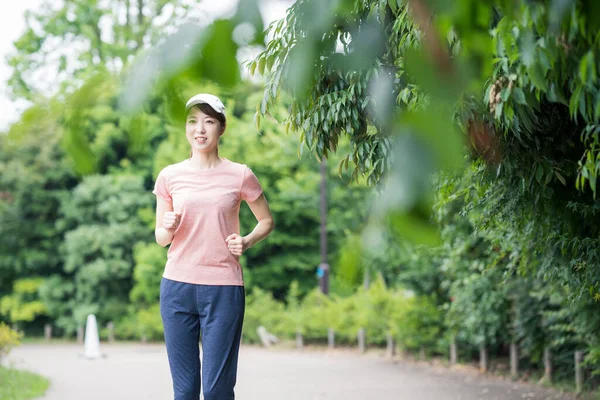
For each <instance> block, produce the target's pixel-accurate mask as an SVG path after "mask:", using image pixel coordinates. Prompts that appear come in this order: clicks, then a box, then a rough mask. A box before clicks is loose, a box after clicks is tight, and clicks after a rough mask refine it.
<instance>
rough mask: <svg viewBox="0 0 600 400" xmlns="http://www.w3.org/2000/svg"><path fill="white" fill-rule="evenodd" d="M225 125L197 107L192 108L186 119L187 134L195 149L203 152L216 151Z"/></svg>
mask: <svg viewBox="0 0 600 400" xmlns="http://www.w3.org/2000/svg"><path fill="white" fill-rule="evenodd" d="M223 131H224V127H222V126H221V122H219V120H217V119H216V118H213V117H211V116H210V115H208V114H205V113H203V112H202V111H200V110H199V109H197V108H192V109H191V110H190V111H189V112H188V115H187V118H186V121H185V134H186V136H187V140H188V142H189V143H190V146H192V150H193V151H200V152H203V153H207V152H211V151H214V150H215V149H216V148H217V147H218V145H219V138H220V137H221V135H222V134H223Z"/></svg>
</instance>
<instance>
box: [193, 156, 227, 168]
mask: <svg viewBox="0 0 600 400" xmlns="http://www.w3.org/2000/svg"><path fill="white" fill-rule="evenodd" d="M188 162H189V163H190V165H191V166H192V168H194V169H197V170H199V171H203V170H206V169H211V168H215V167H216V166H217V165H219V164H221V163H222V162H223V160H222V159H221V158H220V157H219V153H218V152H215V153H194V154H192V157H191V158H189V159H188Z"/></svg>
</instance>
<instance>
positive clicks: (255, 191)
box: [241, 167, 263, 203]
mask: <svg viewBox="0 0 600 400" xmlns="http://www.w3.org/2000/svg"><path fill="white" fill-rule="evenodd" d="M262 192H263V190H262V187H261V186H260V182H258V178H257V177H256V175H254V172H252V170H251V169H250V168H248V167H245V168H244V179H243V181H242V189H241V198H242V200H245V201H247V202H248V203H251V202H253V201H254V200H256V199H258V197H259V196H260V195H261V193H262Z"/></svg>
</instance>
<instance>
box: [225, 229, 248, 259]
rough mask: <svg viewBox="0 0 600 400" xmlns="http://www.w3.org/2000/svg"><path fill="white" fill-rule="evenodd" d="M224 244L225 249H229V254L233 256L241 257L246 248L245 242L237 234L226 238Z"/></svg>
mask: <svg viewBox="0 0 600 400" xmlns="http://www.w3.org/2000/svg"><path fill="white" fill-rule="evenodd" d="M225 243H227V247H229V252H230V253H231V254H233V255H234V256H241V255H242V253H243V252H244V251H246V248H247V243H246V240H245V239H244V238H243V237H241V236H240V235H238V234H237V233H233V234H231V235H229V236H227V239H225Z"/></svg>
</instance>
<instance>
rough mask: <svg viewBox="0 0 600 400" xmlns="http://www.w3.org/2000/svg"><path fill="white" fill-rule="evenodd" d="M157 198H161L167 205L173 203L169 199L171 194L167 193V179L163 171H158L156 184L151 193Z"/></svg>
mask: <svg viewBox="0 0 600 400" xmlns="http://www.w3.org/2000/svg"><path fill="white" fill-rule="evenodd" d="M152 193H154V194H155V195H157V196H160V197H162V198H163V199H165V200H166V201H168V202H169V203H171V202H173V200H172V198H171V194H170V193H169V188H168V185H167V177H166V175H165V173H164V170H162V171H160V173H159V174H158V176H157V177H156V182H155V183H154V190H153V191H152Z"/></svg>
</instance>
